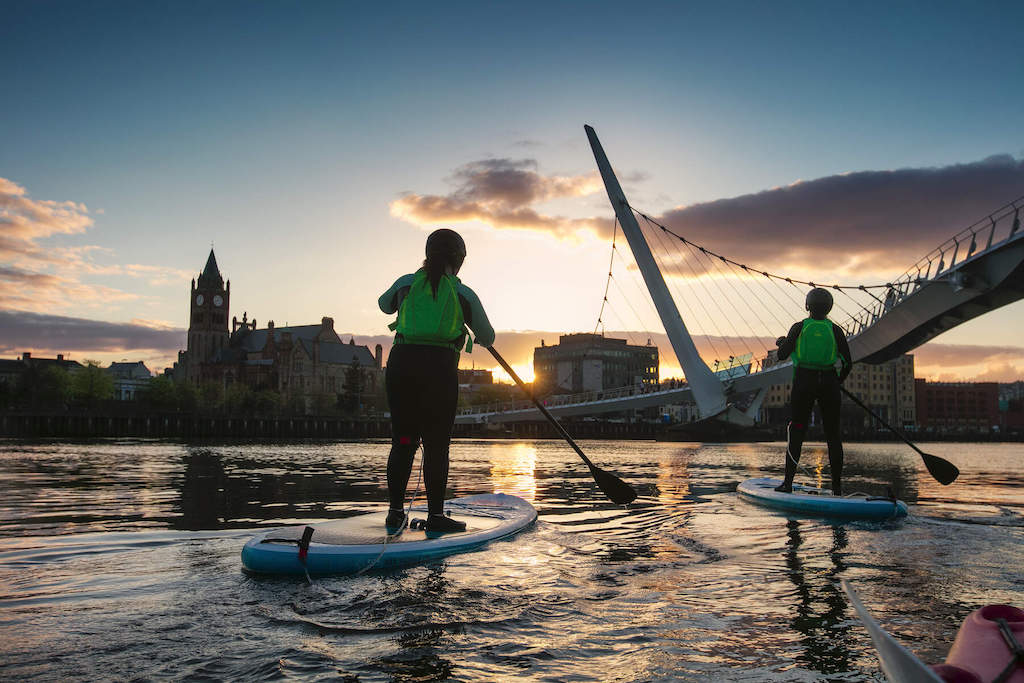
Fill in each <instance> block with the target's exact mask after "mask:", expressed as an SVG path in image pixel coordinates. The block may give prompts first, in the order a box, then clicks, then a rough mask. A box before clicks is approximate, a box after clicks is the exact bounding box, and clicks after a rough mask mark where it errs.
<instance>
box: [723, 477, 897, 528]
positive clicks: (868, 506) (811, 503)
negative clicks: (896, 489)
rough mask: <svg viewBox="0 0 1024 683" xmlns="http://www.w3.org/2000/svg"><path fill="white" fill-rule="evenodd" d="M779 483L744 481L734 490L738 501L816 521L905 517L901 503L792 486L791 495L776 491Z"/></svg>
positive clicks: (778, 481)
mask: <svg viewBox="0 0 1024 683" xmlns="http://www.w3.org/2000/svg"><path fill="white" fill-rule="evenodd" d="M780 484H782V480H781V479H769V478H767V477H762V478H760V479H747V480H746V481H745V482H743V483H742V484H740V485H739V486H738V487H737V488H736V492H737V493H739V494H740V497H741V498H743V499H745V500H749V501H750V502H751V503H757V504H758V505H764V506H765V507H770V508H775V509H776V510H785V511H786V512H793V513H796V514H803V515H812V516H815V517H845V518H847V519H892V518H894V517H905V516H906V514H907V504H906V503H904V502H903V501H902V500H894V499H892V498H884V497H877V498H871V497H868V496H845V497H844V496H833V495H832V494H831V493H830V492H827V491H825V490H823V489H816V488H813V487H811V486H801V485H800V484H794V485H793V493H782V492H781V491H776V490H775V487H776V486H779V485H780Z"/></svg>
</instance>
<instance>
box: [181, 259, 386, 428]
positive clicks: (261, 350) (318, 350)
mask: <svg viewBox="0 0 1024 683" xmlns="http://www.w3.org/2000/svg"><path fill="white" fill-rule="evenodd" d="M230 294H231V282H230V281H227V282H225V280H224V278H223V277H222V276H221V273H220V270H219V268H218V267H217V260H216V257H215V256H214V253H213V250H212V249H211V250H210V255H209V257H208V258H207V261H206V266H205V267H204V268H203V272H202V273H201V274H200V275H199V278H198V279H196V280H193V282H192V288H191V291H190V304H189V305H190V318H189V329H188V342H187V343H188V347H187V348H186V349H185V350H184V351H181V352H179V353H178V362H177V363H176V364H175V369H174V376H175V379H184V380H185V381H188V382H190V383H192V384H195V385H199V384H203V383H207V382H214V383H217V384H219V385H221V386H222V387H223V388H224V389H225V390H227V389H228V388H229V387H230V386H232V385H233V384H236V383H242V384H244V385H246V386H247V387H249V388H250V389H252V390H253V391H264V390H269V391H275V392H278V393H280V394H281V395H282V396H284V397H289V398H294V399H296V400H298V401H300V402H302V403H303V404H304V405H305V408H306V411H307V412H317V411H320V410H323V409H325V408H326V407H329V406H334V405H336V404H337V403H338V402H339V401H340V400H341V398H342V396H343V395H345V396H346V397H347V400H348V399H352V400H354V401H355V404H356V405H357V406H358V405H366V404H368V403H370V402H371V401H376V400H377V399H378V398H379V397H380V396H381V395H382V394H383V391H384V376H383V370H382V366H381V362H382V349H381V346H380V344H378V345H377V346H376V353H371V352H370V349H369V348H368V347H366V346H362V345H357V344H356V343H355V341H354V340H353V339H350V340H349V342H348V343H344V342H342V340H341V338H340V337H339V336H338V333H337V332H335V330H334V319H333V318H330V317H326V316H325V317H323V318H322V319H321V321H320V324H318V325H316V324H314V325H297V326H288V327H276V326H275V325H274V322H273V321H269V322H268V323H267V326H266V327H265V328H262V329H260V328H257V326H256V320H255V319H253V320H251V321H250V320H249V318H248V314H247V313H244V314H243V315H242V320H238V318H237V316H232V317H231V329H230V331H229V329H228V314H229V303H230ZM349 394H355V396H349Z"/></svg>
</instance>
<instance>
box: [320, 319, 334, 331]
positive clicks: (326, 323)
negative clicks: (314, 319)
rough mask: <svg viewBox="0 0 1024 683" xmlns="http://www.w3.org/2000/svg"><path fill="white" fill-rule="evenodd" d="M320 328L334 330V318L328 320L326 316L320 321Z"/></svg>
mask: <svg viewBox="0 0 1024 683" xmlns="http://www.w3.org/2000/svg"><path fill="white" fill-rule="evenodd" d="M320 326H321V327H322V328H324V329H325V330H333V329H334V318H328V317H327V316H324V317H323V318H321V320H320Z"/></svg>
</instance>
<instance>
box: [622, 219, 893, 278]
mask: <svg viewBox="0 0 1024 683" xmlns="http://www.w3.org/2000/svg"><path fill="white" fill-rule="evenodd" d="M629 208H630V210H631V211H633V213H635V214H637V215H638V216H641V217H642V218H644V219H645V220H647V221H648V222H650V223H653V224H654V225H656V226H658V227H659V228H661V230H662V231H663V232H665V233H666V234H668V235H671V236H672V237H675V238H676V239H677V240H679V241H680V242H683V243H685V244H689V245H692V246H694V247H696V248H697V249H700V250H702V251H704V252H706V253H708V254H710V255H711V256H714V257H715V258H719V259H722V260H724V261H728V262H729V263H732V264H735V265H737V266H740V267H741V268H750V266H745V265H744V264H742V263H740V262H739V261H733V260H732V259H730V258H728V257H726V256H722V255H721V254H718V253H716V252H714V251H711V250H710V249H707V248H705V247H702V246H701V245H699V244H697V243H696V242H691V241H690V240H688V239H686V238H685V237H683V236H682V235H680V234H678V233H676V232H674V231H673V230H671V229H670V228H668V227H666V226H665V225H662V224H661V223H659V222H658V221H656V220H654V219H653V218H651V217H650V216H648V215H647V214H645V213H643V212H642V211H640V210H638V209H636V208H634V207H632V206H630V207H629ZM753 270H755V272H758V273H760V274H761V275H764V276H765V277H769V278H774V279H776V280H784V281H786V282H788V283H790V284H794V283H795V284H800V285H808V286H810V287H827V288H830V289H859V290H861V291H865V290H867V289H882V288H885V287H892V285H893V283H892V282H886V283H885V284H875V285H840V284H832V285H827V284H822V283H815V282H810V281H807V280H798V279H796V278H790V277H785V276H784V275H778V274H776V273H769V272H768V271H766V270H758V269H753Z"/></svg>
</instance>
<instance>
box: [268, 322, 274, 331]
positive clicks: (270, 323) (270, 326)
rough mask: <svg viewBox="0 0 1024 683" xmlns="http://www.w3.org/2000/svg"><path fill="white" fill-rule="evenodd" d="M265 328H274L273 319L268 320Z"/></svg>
mask: <svg viewBox="0 0 1024 683" xmlns="http://www.w3.org/2000/svg"><path fill="white" fill-rule="evenodd" d="M267 329H268V330H272V329H274V321H273V320H271V321H270V322H268V323H267Z"/></svg>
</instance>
